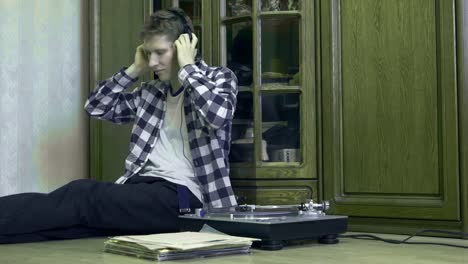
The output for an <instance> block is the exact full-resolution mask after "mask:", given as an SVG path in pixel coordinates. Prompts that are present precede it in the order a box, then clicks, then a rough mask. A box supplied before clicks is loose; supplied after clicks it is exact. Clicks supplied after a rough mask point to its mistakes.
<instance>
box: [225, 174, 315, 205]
mask: <svg viewBox="0 0 468 264" xmlns="http://www.w3.org/2000/svg"><path fill="white" fill-rule="evenodd" d="M232 185H233V188H234V193H235V194H236V195H237V196H239V197H240V198H241V200H242V201H243V202H244V203H247V204H256V205H285V204H300V203H303V202H305V201H306V200H307V199H314V200H316V199H317V181H312V180H308V181H299V180H296V181H294V180H274V181H264V180H257V181H239V180H233V181H232Z"/></svg>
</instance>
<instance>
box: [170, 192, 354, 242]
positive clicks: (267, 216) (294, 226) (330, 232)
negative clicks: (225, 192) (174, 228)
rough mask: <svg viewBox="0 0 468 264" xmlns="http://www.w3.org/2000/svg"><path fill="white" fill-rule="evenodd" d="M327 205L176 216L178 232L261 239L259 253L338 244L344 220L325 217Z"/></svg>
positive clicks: (233, 209) (248, 207) (253, 207)
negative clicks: (309, 243) (304, 243)
mask: <svg viewBox="0 0 468 264" xmlns="http://www.w3.org/2000/svg"><path fill="white" fill-rule="evenodd" d="M328 209H329V203H328V202H322V203H320V204H316V203H314V202H313V201H312V200H309V201H307V202H306V203H303V204H300V205H268V206H259V205H241V206H236V207H230V208H221V209H211V210H209V211H207V212H205V211H203V210H202V209H197V210H196V211H195V214H185V215H181V216H179V219H180V225H181V231H195V232H197V231H200V230H201V229H202V227H203V226H204V225H205V224H206V225H208V226H210V227H212V228H214V229H216V230H218V231H220V232H223V233H225V234H228V235H234V236H245V237H253V238H259V239H261V242H259V243H257V244H254V246H256V247H260V248H261V249H269V250H278V249H281V248H283V246H284V245H285V244H286V243H287V242H288V241H293V240H302V239H318V241H319V243H324V244H335V243H338V239H337V237H338V234H340V233H344V232H346V228H347V223H348V217H347V216H339V215H326V214H325V211H326V210H328Z"/></svg>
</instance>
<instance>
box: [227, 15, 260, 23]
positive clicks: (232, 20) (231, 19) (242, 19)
mask: <svg viewBox="0 0 468 264" xmlns="http://www.w3.org/2000/svg"><path fill="white" fill-rule="evenodd" d="M251 19H252V16H251V15H241V16H233V17H224V18H222V19H221V21H222V22H223V23H225V24H234V23H238V22H247V21H249V20H251Z"/></svg>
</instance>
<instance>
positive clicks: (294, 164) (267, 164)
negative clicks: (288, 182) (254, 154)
mask: <svg viewBox="0 0 468 264" xmlns="http://www.w3.org/2000/svg"><path fill="white" fill-rule="evenodd" d="M260 167H269V168H272V167H275V168H285V167H302V163H301V162H280V161H273V162H269V161H262V163H261V165H260Z"/></svg>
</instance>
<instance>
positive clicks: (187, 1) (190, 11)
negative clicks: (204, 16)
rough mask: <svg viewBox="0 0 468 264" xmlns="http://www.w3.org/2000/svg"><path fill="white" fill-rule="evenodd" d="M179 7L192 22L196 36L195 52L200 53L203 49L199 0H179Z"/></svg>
mask: <svg viewBox="0 0 468 264" xmlns="http://www.w3.org/2000/svg"><path fill="white" fill-rule="evenodd" d="M179 7H180V8H181V9H182V10H184V12H185V13H186V14H187V16H189V17H190V19H191V20H192V23H193V29H194V32H193V33H194V34H195V35H196V36H197V38H198V44H197V52H198V54H200V55H203V54H202V50H203V48H202V47H203V46H202V45H203V43H202V39H203V36H202V27H201V8H202V6H201V0H179Z"/></svg>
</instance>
